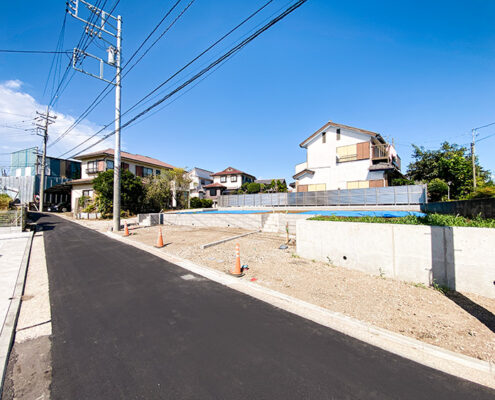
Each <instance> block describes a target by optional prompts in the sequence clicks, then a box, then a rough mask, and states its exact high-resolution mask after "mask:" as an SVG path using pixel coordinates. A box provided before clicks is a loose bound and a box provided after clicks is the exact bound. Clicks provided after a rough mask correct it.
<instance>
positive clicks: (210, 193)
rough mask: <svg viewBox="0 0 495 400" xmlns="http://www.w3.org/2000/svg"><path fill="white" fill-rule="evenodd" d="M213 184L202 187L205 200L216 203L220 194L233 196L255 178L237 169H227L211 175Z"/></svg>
mask: <svg viewBox="0 0 495 400" xmlns="http://www.w3.org/2000/svg"><path fill="white" fill-rule="evenodd" d="M211 177H212V178H213V183H210V184H209V185H205V186H203V189H204V190H205V198H206V199H211V200H213V204H214V205H216V204H217V202H218V196H220V195H222V194H235V193H237V191H238V190H239V189H240V187H241V186H242V185H243V184H244V183H251V182H254V181H255V179H256V177H254V176H253V175H250V174H248V173H246V172H243V171H240V170H238V169H235V168H232V167H227V168H225V169H224V170H223V171H220V172H215V173H214V174H211Z"/></svg>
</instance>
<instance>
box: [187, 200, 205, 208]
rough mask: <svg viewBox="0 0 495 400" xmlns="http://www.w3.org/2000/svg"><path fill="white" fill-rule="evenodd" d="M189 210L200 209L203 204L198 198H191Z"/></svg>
mask: <svg viewBox="0 0 495 400" xmlns="http://www.w3.org/2000/svg"><path fill="white" fill-rule="evenodd" d="M190 204H191V208H202V207H203V202H202V200H201V199H200V198H199V197H191V202H190Z"/></svg>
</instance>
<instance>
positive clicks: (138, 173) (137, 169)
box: [136, 165, 143, 177]
mask: <svg viewBox="0 0 495 400" xmlns="http://www.w3.org/2000/svg"><path fill="white" fill-rule="evenodd" d="M136 176H141V177H142V176H143V167H140V166H138V165H136Z"/></svg>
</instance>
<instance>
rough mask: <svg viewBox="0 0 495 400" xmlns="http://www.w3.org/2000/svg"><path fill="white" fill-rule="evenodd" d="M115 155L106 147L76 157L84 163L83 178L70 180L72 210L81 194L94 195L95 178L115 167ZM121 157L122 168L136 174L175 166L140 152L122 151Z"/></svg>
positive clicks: (159, 170)
mask: <svg viewBox="0 0 495 400" xmlns="http://www.w3.org/2000/svg"><path fill="white" fill-rule="evenodd" d="M113 156H114V152H113V149H106V150H102V151H95V152H93V153H87V154H82V155H80V156H77V157H74V158H75V159H76V160H81V162H82V165H81V179H76V180H72V181H70V182H68V183H69V184H71V185H72V193H71V202H72V204H71V206H72V210H76V204H77V202H78V199H79V198H80V197H81V196H87V197H93V196H94V191H93V179H94V178H95V176H96V175H97V174H98V173H99V172H103V171H106V170H109V169H113V167H114V163H113V159H114V157H113ZM120 157H121V168H122V170H128V171H130V172H132V173H133V174H134V175H137V176H141V177H145V176H150V175H160V173H161V172H162V171H165V170H170V169H174V168H175V167H174V166H173V165H170V164H167V163H165V162H163V161H160V160H157V159H156V158H151V157H147V156H142V155H140V154H131V153H127V152H125V151H121V152H120Z"/></svg>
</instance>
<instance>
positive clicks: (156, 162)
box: [74, 149, 175, 169]
mask: <svg viewBox="0 0 495 400" xmlns="http://www.w3.org/2000/svg"><path fill="white" fill-rule="evenodd" d="M113 154H114V153H113V149H106V150H101V151H95V152H93V153H87V154H81V155H80V156H77V157H74V158H75V159H78V160H85V159H87V158H93V157H95V156H99V155H102V156H103V155H107V156H112V157H113ZM120 157H121V158H122V159H124V158H125V159H127V160H132V161H138V162H142V163H145V164H151V165H155V166H159V167H162V168H168V169H174V168H175V167H174V166H173V165H170V164H167V163H165V162H163V161H160V160H157V159H156V158H151V157H147V156H142V155H140V154H131V153H127V152H125V151H121V152H120Z"/></svg>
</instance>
